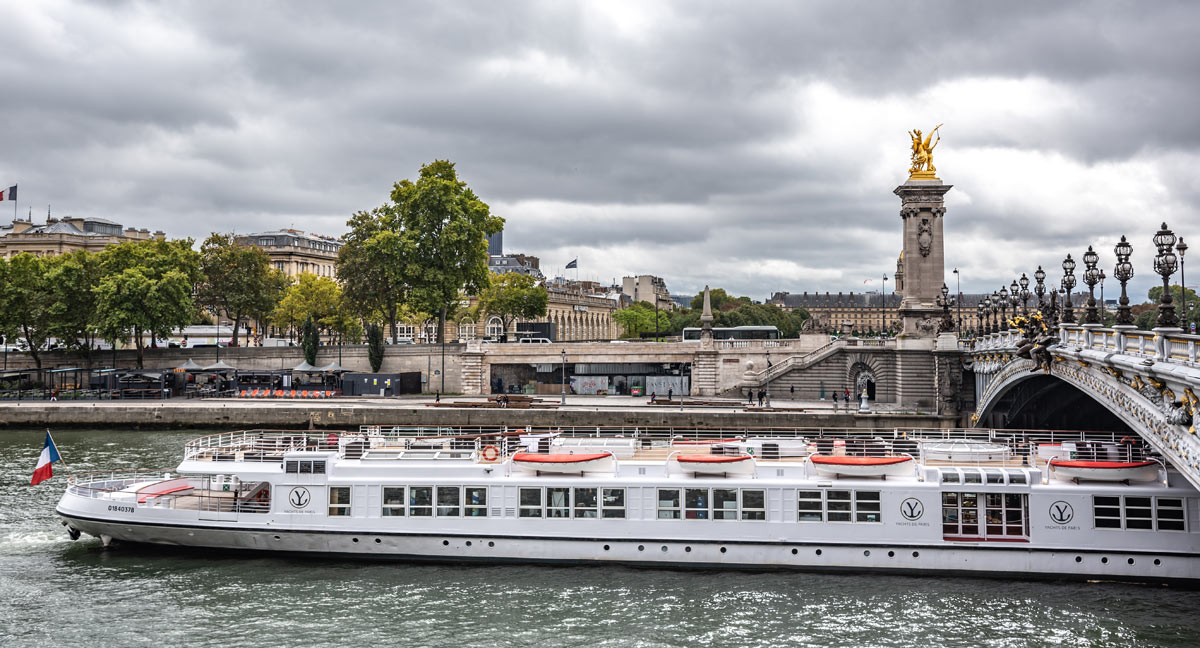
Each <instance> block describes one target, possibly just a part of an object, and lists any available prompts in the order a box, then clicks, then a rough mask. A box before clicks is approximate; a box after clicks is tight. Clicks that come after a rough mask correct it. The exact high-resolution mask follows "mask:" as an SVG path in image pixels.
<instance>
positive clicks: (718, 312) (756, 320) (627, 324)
mask: <svg viewBox="0 0 1200 648" xmlns="http://www.w3.org/2000/svg"><path fill="white" fill-rule="evenodd" d="M709 303H710V305H711V306H712V311H713V326H718V327H732V326H775V327H778V328H779V332H780V334H781V335H782V336H783V337H796V336H797V335H798V334H799V333H800V328H801V327H802V326H803V325H804V321H805V320H807V319H808V312H807V311H805V310H803V309H799V310H794V311H785V310H783V309H782V308H780V307H778V306H775V305H772V304H758V303H755V302H754V301H753V300H751V299H750V298H749V297H734V296H732V295H730V294H729V293H727V292H726V291H725V290H724V289H723V288H715V289H712V290H710V291H709ZM703 309H704V295H703V294H700V295H696V297H694V298H693V299H692V303H691V308H679V309H675V310H673V311H666V310H662V309H658V310H656V309H655V308H654V305H653V304H651V303H650V302H645V301H642V302H636V303H634V304H633V305H631V306H630V307H628V308H623V309H621V310H619V311H617V312H616V313H615V314H614V315H613V318H614V319H616V321H617V323H618V324H620V325H621V327H622V328H623V329H624V331H625V332H624V333H623V334H622V337H629V338H636V337H641V336H642V335H643V334H644V333H652V332H654V331H658V332H659V333H661V334H662V335H680V334H682V333H683V329H685V328H689V327H699V326H700V316H701V315H702V314H703ZM655 318H657V322H656V319H655Z"/></svg>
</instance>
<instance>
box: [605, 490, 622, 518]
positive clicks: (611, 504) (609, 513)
mask: <svg viewBox="0 0 1200 648" xmlns="http://www.w3.org/2000/svg"><path fill="white" fill-rule="evenodd" d="M603 494H604V500H603V505H604V508H603V511H602V516H603V517H606V518H623V517H625V489H624V488H605V489H604V490H603Z"/></svg>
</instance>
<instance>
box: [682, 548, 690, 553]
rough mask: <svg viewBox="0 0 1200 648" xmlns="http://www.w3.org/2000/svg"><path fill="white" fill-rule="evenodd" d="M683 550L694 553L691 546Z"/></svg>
mask: <svg viewBox="0 0 1200 648" xmlns="http://www.w3.org/2000/svg"><path fill="white" fill-rule="evenodd" d="M683 550H684V551H685V552H686V553H692V548H691V547H684V548H683Z"/></svg>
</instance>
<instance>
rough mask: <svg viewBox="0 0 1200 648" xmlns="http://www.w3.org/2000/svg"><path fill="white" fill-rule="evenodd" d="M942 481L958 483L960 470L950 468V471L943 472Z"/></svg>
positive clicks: (944, 482)
mask: <svg viewBox="0 0 1200 648" xmlns="http://www.w3.org/2000/svg"><path fill="white" fill-rule="evenodd" d="M942 483H943V484H957V483H958V471H957V470H948V471H945V472H943V473H942Z"/></svg>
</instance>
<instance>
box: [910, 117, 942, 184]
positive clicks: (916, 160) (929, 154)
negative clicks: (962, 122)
mask: <svg viewBox="0 0 1200 648" xmlns="http://www.w3.org/2000/svg"><path fill="white" fill-rule="evenodd" d="M941 127H942V125H941V124H938V125H937V126H935V127H934V129H933V130H931V131H929V134H928V135H922V133H921V131H920V130H911V131H908V136H909V137H911V138H912V166H911V167H909V169H908V179H909V180H937V179H938V177H937V175H935V174H936V173H937V168H936V167H934V166H933V149H934V148H935V147H936V146H937V145H938V142H940V141H942V136H941V134H939V133H938V129H940V128H941ZM934 135H937V139H934Z"/></svg>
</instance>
